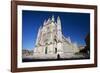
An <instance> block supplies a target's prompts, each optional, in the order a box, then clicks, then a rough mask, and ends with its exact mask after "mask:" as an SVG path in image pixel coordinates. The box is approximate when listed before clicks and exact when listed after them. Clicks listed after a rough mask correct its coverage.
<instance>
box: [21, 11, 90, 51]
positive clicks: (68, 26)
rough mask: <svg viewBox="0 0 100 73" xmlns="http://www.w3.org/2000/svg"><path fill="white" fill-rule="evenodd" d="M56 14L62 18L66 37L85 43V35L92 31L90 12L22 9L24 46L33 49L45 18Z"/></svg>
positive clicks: (80, 43) (78, 42)
mask: <svg viewBox="0 0 100 73" xmlns="http://www.w3.org/2000/svg"><path fill="white" fill-rule="evenodd" d="M52 15H54V17H55V20H56V19H57V17H58V16H60V19H61V26H62V32H63V35H64V36H65V37H70V38H71V40H72V42H77V44H79V45H85V41H84V39H85V37H86V35H87V34H88V33H89V32H90V14H89V13H71V12H48V11H30V10H23V11H22V48H23V49H29V50H31V49H33V48H34V46H35V42H36V37H37V33H38V29H39V27H40V26H42V25H43V22H44V20H45V19H46V20H47V19H48V18H51V17H52Z"/></svg>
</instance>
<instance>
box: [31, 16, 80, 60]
mask: <svg viewBox="0 0 100 73" xmlns="http://www.w3.org/2000/svg"><path fill="white" fill-rule="evenodd" d="M33 50H34V53H33V57H34V58H36V59H57V58H72V57H74V54H75V53H77V52H79V48H78V46H77V44H76V43H72V42H71V39H70V37H65V36H64V35H63V34H62V27H61V19H60V17H59V16H58V17H57V20H55V18H54V16H52V17H51V18H49V19H48V20H44V23H43V25H42V26H40V28H39V30H38V34H37V39H36V43H35V48H34V49H33Z"/></svg>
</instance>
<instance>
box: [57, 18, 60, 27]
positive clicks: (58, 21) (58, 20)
mask: <svg viewBox="0 0 100 73" xmlns="http://www.w3.org/2000/svg"><path fill="white" fill-rule="evenodd" d="M57 24H60V25H61V20H60V17H59V16H58V17H57Z"/></svg>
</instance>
